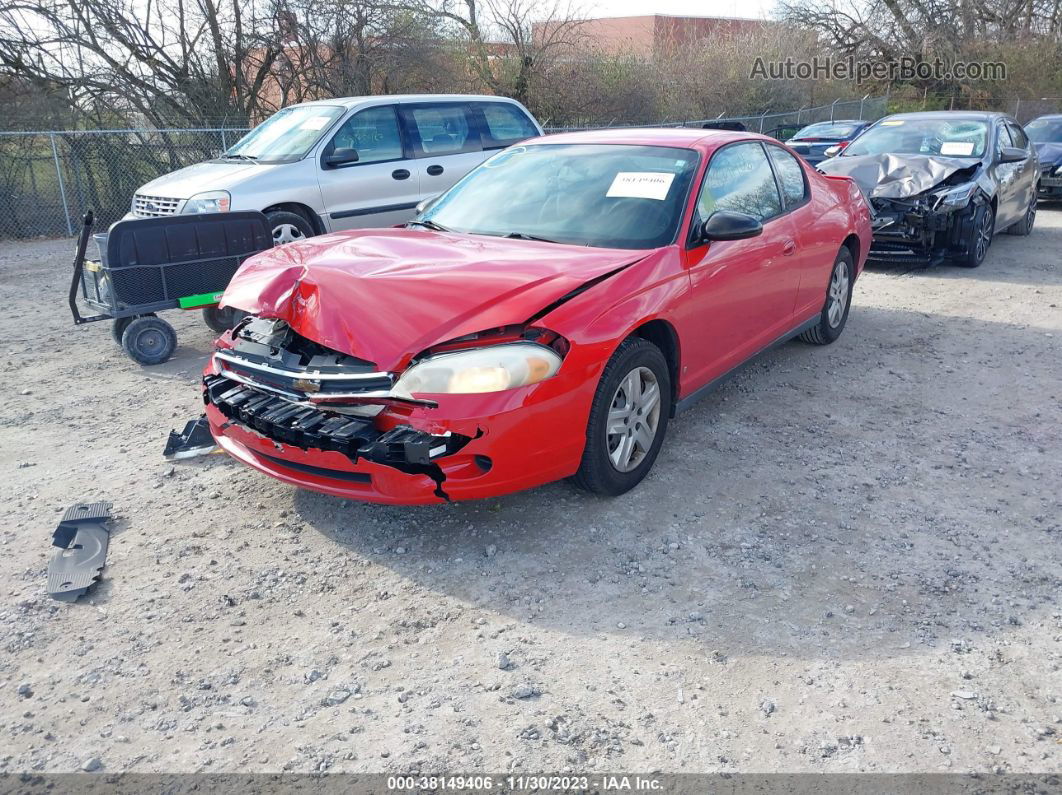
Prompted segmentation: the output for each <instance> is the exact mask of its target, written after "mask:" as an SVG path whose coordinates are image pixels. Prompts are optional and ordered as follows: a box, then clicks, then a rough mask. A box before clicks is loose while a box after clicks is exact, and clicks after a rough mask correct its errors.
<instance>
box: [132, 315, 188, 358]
mask: <svg viewBox="0 0 1062 795" xmlns="http://www.w3.org/2000/svg"><path fill="white" fill-rule="evenodd" d="M176 347H177V332H175V331H174V330H173V326H171V325H170V324H169V323H167V322H166V321H165V320H162V319H161V318H157V317H151V316H142V317H138V318H136V319H135V320H133V321H131V322H130V323H129V325H128V326H126V327H125V333H124V334H122V348H123V349H124V350H125V352H126V353H127V354H128V355H129V358H130V359H132V360H133V361H134V362H136V363H138V364H143V365H150V364H162V363H163V362H164V361H166V360H167V359H169V358H170V357H171V356H172V355H173V351H174V349H175V348H176Z"/></svg>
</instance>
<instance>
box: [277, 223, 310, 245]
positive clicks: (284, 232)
mask: <svg viewBox="0 0 1062 795" xmlns="http://www.w3.org/2000/svg"><path fill="white" fill-rule="evenodd" d="M305 239H306V235H304V234H303V233H302V230H301V229H299V227H297V226H295V224H277V225H276V226H274V227H273V242H274V243H277V244H280V243H292V242H294V241H296V240H305Z"/></svg>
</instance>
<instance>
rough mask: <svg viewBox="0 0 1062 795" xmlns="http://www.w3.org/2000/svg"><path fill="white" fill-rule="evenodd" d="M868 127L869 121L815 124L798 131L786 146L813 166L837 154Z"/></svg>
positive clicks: (840, 121) (854, 120) (845, 120)
mask: <svg viewBox="0 0 1062 795" xmlns="http://www.w3.org/2000/svg"><path fill="white" fill-rule="evenodd" d="M868 126H870V122H869V121H860V120H858V119H844V120H839V121H820V122H815V124H809V125H808V126H807V127H804V128H803V129H802V130H799V131H798V132H797V133H796V135H794V136H793V137H792V138H790V139H789V140H788V141H786V144H788V146H789V148H790V149H792V150H793V151H794V152H796V153H797V154H798V155H800V156H801V157H803V158H804V159H805V160H807V161H808V162H809V163H811V165H813V166H814V165H816V164H817V163H821V162H822V161H823V160H825V159H826V158H828V157H833V156H834V155H836V154H838V153H839V152H840V151H841V150H843V149H844V148H845V147H846V146H848V144H850V143H851V142H852V140H853V139H854V138H855V137H856V136H857V135H859V133H861V132H863V130H865V129H866V128H867V127H868Z"/></svg>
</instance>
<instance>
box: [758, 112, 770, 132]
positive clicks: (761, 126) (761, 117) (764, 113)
mask: <svg viewBox="0 0 1062 795" xmlns="http://www.w3.org/2000/svg"><path fill="white" fill-rule="evenodd" d="M770 111H771V109H770V108H767V110H765V111H764V112H763V115H762V116H760V133H761V134H762V133H763V120H764V119H765V118H767V114H768V113H770Z"/></svg>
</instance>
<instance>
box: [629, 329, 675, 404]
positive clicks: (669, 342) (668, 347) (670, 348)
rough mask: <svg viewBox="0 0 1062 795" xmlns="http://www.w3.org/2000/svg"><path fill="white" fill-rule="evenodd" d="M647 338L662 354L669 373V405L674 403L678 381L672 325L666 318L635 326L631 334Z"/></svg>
mask: <svg viewBox="0 0 1062 795" xmlns="http://www.w3.org/2000/svg"><path fill="white" fill-rule="evenodd" d="M632 336H635V337H641V338H642V339H644V340H647V341H649V342H651V343H653V345H655V346H656V347H657V348H659V349H660V352H661V353H662V354H664V359H666V360H667V369H668V372H669V373H670V375H671V405H672V407H673V406H674V405H675V400H676V397H677V396H678V381H679V342H678V334H676V333H675V329H674V327H673V326H672V325H671V324H670V323H668V322H667V321H666V320H650V321H649V322H648V323H644V324H642V325H641V326H639V327H638V328H636V329H635V330H634V332H633V334H632Z"/></svg>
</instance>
